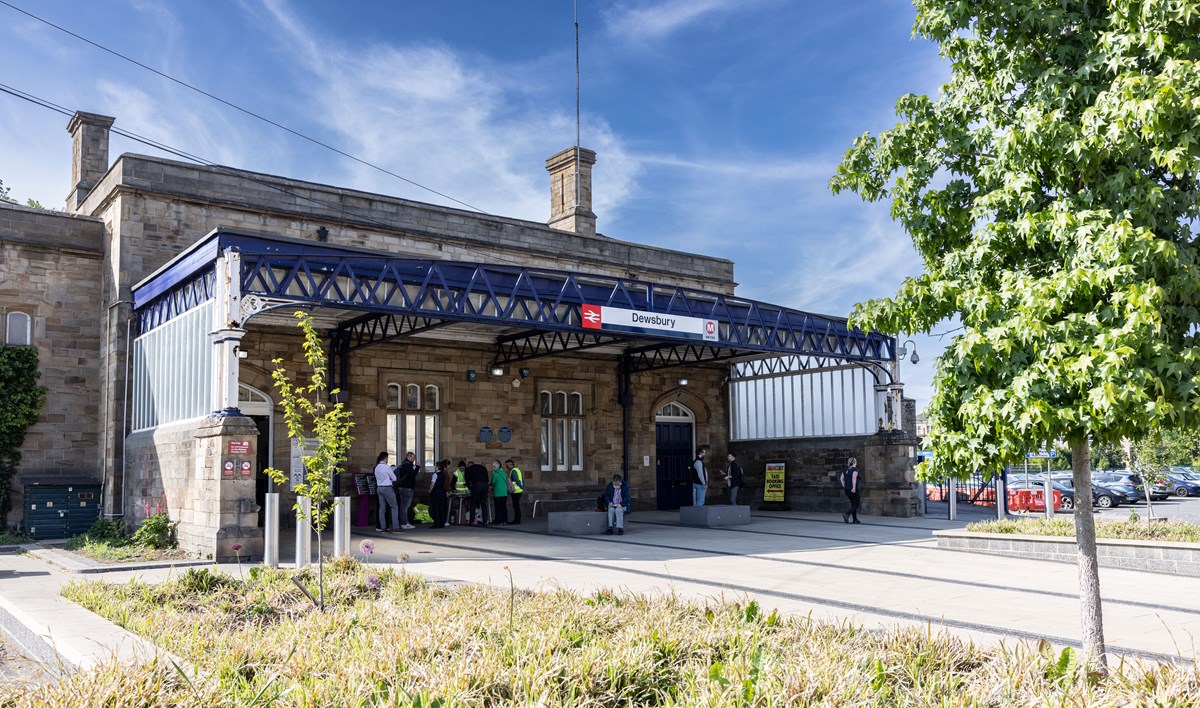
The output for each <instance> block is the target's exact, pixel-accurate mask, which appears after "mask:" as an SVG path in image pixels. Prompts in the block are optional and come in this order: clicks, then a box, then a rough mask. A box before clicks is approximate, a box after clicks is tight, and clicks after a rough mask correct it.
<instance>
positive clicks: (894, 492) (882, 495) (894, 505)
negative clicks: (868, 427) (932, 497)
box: [858, 430, 921, 517]
mask: <svg viewBox="0 0 1200 708" xmlns="http://www.w3.org/2000/svg"><path fill="white" fill-rule="evenodd" d="M919 442H920V438H918V437H917V436H916V435H913V434H912V433H906V432H905V431H903V430H895V431H893V432H883V433H876V434H875V435H872V436H870V437H869V438H867V440H866V442H865V444H864V445H863V451H862V456H861V457H860V458H859V460H858V468H859V469H860V470H861V471H862V479H863V503H862V504H863V505H862V510H863V513H864V514H870V515H872V516H904V517H908V516H917V515H919V514H920V508H921V507H920V503H921V490H920V485H919V484H917V478H916V471H915V469H914V466H915V465H916V463H917V445H918V443H919Z"/></svg>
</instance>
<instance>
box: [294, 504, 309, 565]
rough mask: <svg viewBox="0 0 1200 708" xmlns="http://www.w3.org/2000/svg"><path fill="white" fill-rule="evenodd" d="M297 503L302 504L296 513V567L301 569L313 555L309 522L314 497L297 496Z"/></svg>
mask: <svg viewBox="0 0 1200 708" xmlns="http://www.w3.org/2000/svg"><path fill="white" fill-rule="evenodd" d="M296 503H297V504H299V505H300V513H299V514H297V515H296V569H297V570H299V569H300V568H303V567H305V566H307V565H308V560H309V558H311V557H312V546H311V543H312V527H311V525H310V523H309V521H310V516H311V515H312V499H309V498H308V497H296Z"/></svg>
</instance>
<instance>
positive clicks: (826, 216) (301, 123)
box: [0, 0, 948, 406]
mask: <svg viewBox="0 0 1200 708" xmlns="http://www.w3.org/2000/svg"><path fill="white" fill-rule="evenodd" d="M9 1H10V2H12V4H14V5H16V6H18V7H21V8H23V9H25V10H28V11H29V12H32V13H34V14H36V15H39V16H41V17H43V18H45V19H47V20H49V21H51V22H53V23H55V24H58V25H61V26H62V27H65V28H66V29H69V30H71V31H73V32H76V33H78V34H80V35H83V36H84V37H87V38H88V39H91V40H93V41H95V42H97V43H98V44H101V45H104V46H107V47H109V48H112V49H114V50H116V51H119V52H121V53H123V54H126V55H128V56H130V57H132V58H133V59H136V60H138V61H139V62H142V63H144V64H146V65H148V66H151V67H153V68H155V69H157V70H159V71H162V72H164V73H166V74H169V75H172V76H175V77H177V78H179V79H181V80H183V81H186V82H188V83H191V84H193V85H196V86H199V87H200V88H203V89H205V90H206V91H209V92H211V93H213V94H216V95H218V96H220V97H221V98H223V99H225V100H227V101H229V102H231V103H234V104H237V105H238V106H241V107H244V108H246V109H248V110H251V111H254V112H256V113H259V114H261V115H264V116H267V117H269V118H271V119H272V120H275V121H277V122H279V123H282V124H284V125H286V126H288V127H290V128H293V129H294V130H296V131H298V132H301V133H305V134H307V135H310V136H312V137H314V138H317V139H319V140H321V141H323V142H326V143H329V144H331V145H334V146H336V147H338V148H339V149H341V150H344V151H346V152H348V153H351V154H353V155H356V156H358V157H361V158H363V159H365V160H368V161H370V162H373V163H376V164H378V165H381V166H383V167H386V168H387V169H389V170H391V171H393V172H396V173H398V174H400V175H403V176H404V177H406V178H408V179H410V180H413V181H415V182H418V183H420V184H422V185H426V186H428V187H431V188H433V189H435V190H437V191H439V192H442V193H444V194H447V195H450V196H452V197H454V198H455V199H458V200H461V201H462V202H466V203H468V204H471V205H473V206H475V207H478V208H480V209H482V210H484V211H487V212H490V213H495V214H502V215H506V216H514V217H518V218H525V219H530V220H535V221H545V220H546V218H547V217H548V216H549V201H550V200H549V178H548V176H547V174H546V172H545V163H544V161H545V158H546V157H548V156H550V155H551V154H554V153H556V152H558V151H559V150H561V149H563V148H566V147H568V146H570V145H573V144H574V140H575V93H574V91H575V65H574V52H575V46H574V36H575V35H574V26H573V15H572V13H573V9H572V2H571V0H553V1H551V0H511V1H510V2H478V1H477V2H464V1H461V0H460V1H457V2H455V1H452V0H444V1H442V2H433V1H430V0H409V1H407V2H397V1H395V0H393V1H391V2H366V1H361V2H352V3H351V2H345V3H331V2H320V1H318V0H212V1H211V2H202V3H201V2H184V1H183V0H179V1H177V2H155V1H153V0H108V1H106V2H81V1H78V0H76V1H74V2H68V1H66V0H38V2H33V0H9ZM579 14H580V32H581V61H582V84H583V92H582V115H583V120H582V124H583V128H582V130H583V140H582V142H583V145H584V146H585V147H590V148H592V149H594V150H596V152H597V153H598V160H597V164H596V168H595V174H594V178H593V179H594V190H593V191H594V209H595V211H596V213H597V216H598V228H599V230H600V232H601V233H604V234H605V235H608V236H612V237H614V238H620V239H625V240H630V241H635V242H639V243H647V244H653V245H657V246H663V247H667V248H675V249H681V250H685V251H693V252H700V253H706V254H711V255H716V256H721V257H725V258H730V259H732V260H733V261H734V262H735V264H736V269H735V275H736V278H737V280H738V281H739V283H740V285H739V287H738V293H739V294H741V295H743V296H746V297H753V298H757V299H762V300H766V301H769V302H773V303H777V304H781V305H787V306H790V307H796V308H799V309H803V310H809V311H813V312H819V313H823V314H834V315H840V316H845V315H847V314H849V312H850V309H851V308H852V307H853V304H854V303H855V302H857V301H859V300H863V299H866V298H870V297H878V296H884V295H891V294H893V293H894V292H895V290H896V288H897V286H898V285H899V283H900V282H901V280H902V279H903V277H904V276H905V275H909V274H914V273H916V272H918V270H919V269H920V261H919V259H918V258H917V256H916V254H915V253H914V251H913V249H912V246H911V242H910V241H909V239H908V238H907V236H906V235H905V234H904V232H903V231H902V230H901V229H900V228H899V227H898V226H896V225H895V224H893V223H892V222H891V220H890V219H889V217H888V214H887V207H886V205H880V204H873V205H868V204H864V203H862V202H861V201H860V200H859V199H858V198H857V197H856V196H854V195H840V196H837V197H834V196H832V195H831V194H830V193H829V190H828V187H827V186H826V185H827V182H828V180H829V177H830V176H831V175H832V174H833V172H834V170H835V168H836V166H837V163H838V160H839V159H840V157H841V155H842V153H843V152H844V151H845V149H846V148H847V147H848V146H849V144H850V142H851V140H852V139H853V138H854V137H855V136H857V135H860V134H862V133H863V132H866V131H871V132H877V131H879V130H881V129H884V128H886V127H889V126H891V125H892V124H894V123H895V116H894V111H893V109H894V105H895V101H896V99H897V98H898V97H899V96H901V95H902V94H904V93H908V92H919V93H935V92H936V91H937V88H938V86H939V85H940V84H941V83H942V82H943V81H945V79H946V78H947V76H948V68H947V66H946V64H945V63H944V62H942V61H941V60H940V59H939V58H938V56H937V53H936V51H935V49H934V47H933V46H932V45H930V44H929V43H927V42H925V41H923V40H919V39H913V38H912V37H911V26H912V21H913V17H914V10H913V8H912V6H911V5H910V4H909V3H908V2H903V1H901V0H843V1H842V2H838V3H823V2H796V1H794V0H616V1H610V2H595V1H590V0H580V2H579ZM0 67H3V68H2V69H0V77H2V78H0V83H5V84H8V85H10V86H13V87H15V88H18V89H21V90H23V91H27V92H29V93H32V94H34V95H37V96H39V97H41V98H44V99H47V100H49V101H51V102H54V103H57V104H60V105H62V106H65V107H67V108H70V109H72V110H75V109H78V110H86V111H92V112H96V113H104V114H108V115H113V116H116V117H117V126H118V127H121V128H124V129H126V130H128V131H131V132H134V133H137V134H140V135H144V136H147V137H150V138H153V139H155V140H158V141H161V142H163V143H166V144H168V145H171V146H173V147H177V148H180V149H183V150H186V151H187V152H189V153H192V154H195V155H199V156H201V157H204V158H206V159H208V160H212V161H214V162H219V163H221V164H226V165H230V166H234V167H240V168H245V169H251V170H256V171H261V172H268V173H273V174H282V175H287V176H290V177H295V178H299V179H306V180H312V181H316V182H322V183H329V184H336V185H341V186H347V187H353V188H357V189H365V190H370V191H374V192H381V193H384V194H391V195H396V196H401V197H406V198H411V199H418V200H422V201H428V202H434V203H447V202H446V201H445V200H444V199H442V198H440V197H437V196H436V195H434V194H431V193H429V192H426V191H423V190H420V189H417V188H415V187H413V186H412V185H409V184H406V183H404V182H402V181H399V180H396V179H395V178H392V177H389V176H386V175H383V174H381V173H378V172H375V171H372V170H370V169H369V168H366V167H363V166H362V165H358V164H356V163H354V162H352V161H349V160H347V159H345V158H342V157H339V156H337V155H336V154H334V153H332V152H329V151H326V150H322V149H320V148H317V147H315V146H313V145H311V144H310V143H307V142H305V141H303V140H301V139H298V138H296V137H294V136H291V135H289V134H287V133H286V132H284V131H281V130H279V129H277V128H273V127H271V126H269V125H267V124H265V123H262V122H259V121H257V120H255V119H253V118H251V117H248V116H246V115H244V114H242V113H239V112H237V111H235V110H233V109H231V108H228V107H226V106H222V105H221V104H219V103H216V102H214V101H212V100H211V99H209V98H206V97H204V96H201V95H199V94H197V93H194V92H192V91H189V90H187V89H185V88H183V87H181V86H178V85H176V84H173V83H171V82H169V81H167V80H166V79H163V78H161V77H159V76H156V75H154V74H152V73H150V72H147V71H146V70H144V69H141V68H138V67H137V66H134V65H133V64H130V63H128V62H126V61H123V60H121V59H119V58H117V57H114V56H112V55H109V54H106V53H104V52H103V51H101V50H99V49H96V48H95V47H92V46H89V45H88V44H86V43H84V42H81V41H80V40H78V39H75V38H73V37H71V36H69V35H67V34H65V33H62V32H60V31H58V30H55V29H53V28H51V27H48V26H46V25H44V24H41V23H39V22H37V21H35V20H32V19H29V18H28V17H25V16H24V15H21V14H20V13H18V12H16V11H14V10H12V9H10V8H8V7H5V6H3V5H0ZM112 151H113V155H114V156H115V155H117V154H119V153H121V152H140V153H153V152H154V151H153V150H152V149H150V148H148V147H146V146H143V145H139V144H136V143H132V142H130V141H127V140H125V139H123V138H119V137H116V136H114V139H113V144H112ZM70 157H71V146H70V139H69V136H68V135H67V133H66V119H65V118H63V117H60V116H58V115H57V114H54V113H52V112H50V111H48V110H46V109H43V108H39V107H36V106H33V105H32V104H29V103H27V102H24V101H21V100H18V99H15V98H12V97H9V96H7V95H4V94H0V179H2V180H3V181H4V183H5V185H6V186H8V187H10V188H11V190H12V196H14V197H17V198H19V199H21V200H24V199H25V198H27V197H32V198H35V199H38V200H39V201H41V202H42V203H43V204H46V205H47V206H55V207H57V206H60V205H61V204H62V202H63V199H64V198H65V195H66V194H67V190H68V187H69V184H68V182H69V181H70ZM916 340H917V344H918V351H920V353H921V356H922V361H921V363H920V364H918V365H916V366H914V365H911V364H907V365H905V367H904V368H903V378H904V380H905V381H906V383H907V384H908V394H909V395H911V396H914V397H915V398H917V399H918V402H919V404H918V405H921V406H923V405H924V404H925V402H927V401H928V398H929V396H930V386H929V384H930V379H931V377H932V360H933V357H934V355H935V354H936V353H937V351H938V350H939V349H940V348H941V346H942V343H943V340H939V339H938V338H936V337H934V338H930V337H922V336H918V337H916ZM946 341H948V339H947V340H946Z"/></svg>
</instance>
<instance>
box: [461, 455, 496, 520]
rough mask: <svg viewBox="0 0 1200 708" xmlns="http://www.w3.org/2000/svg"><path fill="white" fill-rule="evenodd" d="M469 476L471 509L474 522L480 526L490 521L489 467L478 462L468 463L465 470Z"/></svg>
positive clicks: (468, 486) (468, 487)
mask: <svg viewBox="0 0 1200 708" xmlns="http://www.w3.org/2000/svg"><path fill="white" fill-rule="evenodd" d="M465 472H466V477H467V489H468V490H470V492H471V511H472V513H473V514H474V517H475V518H474V519H473V520H472V522H471V523H472V524H474V525H475V526H479V525H481V524H486V523H487V522H488V521H490V520H491V519H490V514H488V501H487V496H488V471H487V468H486V467H484V466H483V465H481V464H479V463H478V462H472V463H470V464H468V465H467V469H466V470H465Z"/></svg>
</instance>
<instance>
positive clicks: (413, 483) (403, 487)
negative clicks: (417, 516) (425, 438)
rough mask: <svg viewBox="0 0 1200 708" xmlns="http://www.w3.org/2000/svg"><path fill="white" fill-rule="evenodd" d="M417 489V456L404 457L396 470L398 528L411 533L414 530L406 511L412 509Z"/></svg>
mask: <svg viewBox="0 0 1200 708" xmlns="http://www.w3.org/2000/svg"><path fill="white" fill-rule="evenodd" d="M416 488H417V454H416V453H415V452H409V453H407V454H406V455H404V462H402V463H401V464H400V466H399V467H397V468H396V498H397V499H399V500H400V520H401V521H402V522H404V523H402V524H401V526H400V528H402V529H404V530H405V531H411V530H412V529H414V528H416V527H415V526H413V525H412V524H410V523H408V519H409V516H408V510H409V509H410V508H411V507H412V502H413V492H414V491H415V490H416Z"/></svg>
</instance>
